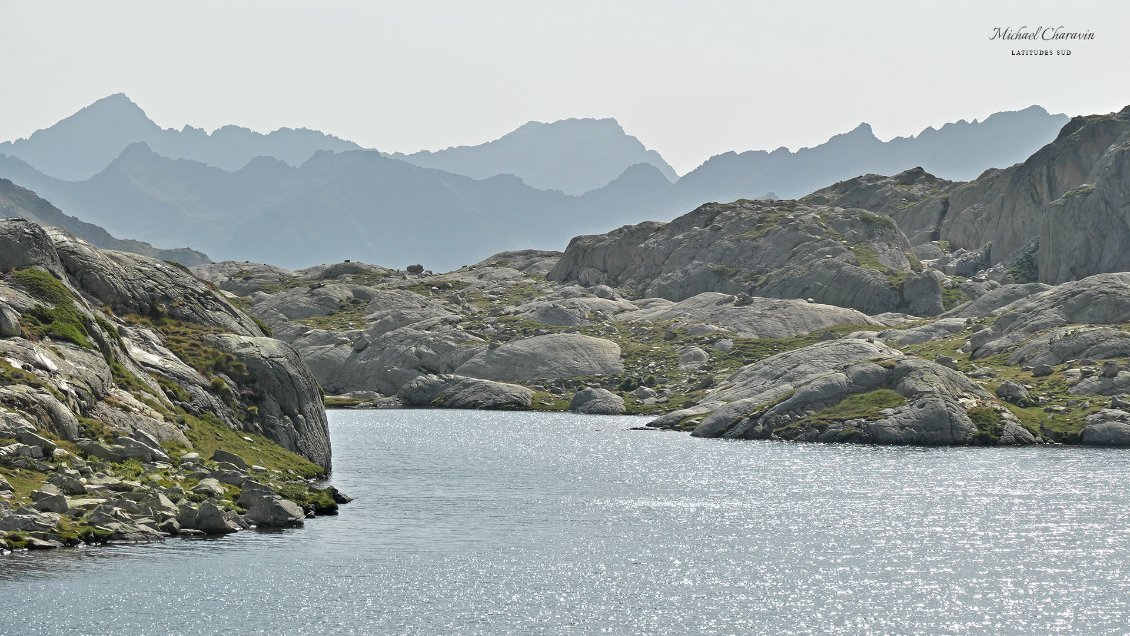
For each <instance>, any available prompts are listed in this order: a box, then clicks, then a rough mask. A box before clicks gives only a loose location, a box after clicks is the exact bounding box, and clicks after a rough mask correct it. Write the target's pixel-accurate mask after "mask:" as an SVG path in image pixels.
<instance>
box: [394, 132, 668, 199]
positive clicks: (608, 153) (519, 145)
mask: <svg viewBox="0 0 1130 636" xmlns="http://www.w3.org/2000/svg"><path fill="white" fill-rule="evenodd" d="M392 157H393V158H396V159H403V160H404V161H407V162H408V163H411V164H415V165H417V166H421V167H424V168H438V169H439V170H445V171H447V172H454V173H455V174H461V175H466V176H468V177H472V178H474V179H485V178H487V177H492V176H494V175H499V174H513V175H515V176H518V177H520V178H521V179H522V181H524V182H526V184H527V185H529V186H531V187H534V188H537V189H539V190H561V191H562V192H564V193H565V194H584V193H585V192H588V191H589V190H595V189H597V188H600V187H603V186H605V185H608V184H609V183H611V182H612V181H613V180H615V179H616V178H617V177H619V176H620V175H621V174H623V173H624V170H626V169H627V168H628V167H630V166H633V165H636V164H641V163H646V164H651V165H653V166H655V167H656V169H658V170H659V172H660V174H662V175H663V176H664V177H666V179H667V180H668V181H675V180H676V179H678V178H679V175H678V174H676V173H675V169H674V168H672V167H671V166H670V165H668V164H667V162H666V161H665V160H664V159H663V157H661V156H660V155H659V153H658V152H656V151H654V150H648V149H647V148H645V147H644V145H643V144H642V143H640V140H639V139H636V138H635V137H633V136H631V135H629V134H627V133H625V132H624V129H623V128H622V127H621V126H620V124H619V123H618V122H617V121H616V120H615V119H563V120H561V121H556V122H553V123H542V122H537V121H531V122H528V123H526V124H523V125H522V126H520V127H519V128H518V129H517V130H515V131H513V132H511V133H507V134H506V135H503V136H502V137H501V138H500V139H496V140H494V141H488V142H487V143H484V144H479V145H477V146H458V147H454V148H447V149H445V150H437V151H435V152H431V151H427V150H424V151H421V152H417V153H413V154H410V155H405V154H401V153H396V154H393V155H392Z"/></svg>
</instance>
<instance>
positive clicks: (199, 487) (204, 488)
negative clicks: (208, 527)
mask: <svg viewBox="0 0 1130 636" xmlns="http://www.w3.org/2000/svg"><path fill="white" fill-rule="evenodd" d="M192 492H194V493H197V494H200V495H206V496H208V497H222V496H224V487H223V486H222V485H220V482H219V480H217V479H215V478H212V477H208V478H205V479H201V480H200V481H199V482H198V483H197V484H196V485H195V486H193V487H192ZM202 529H203V528H202Z"/></svg>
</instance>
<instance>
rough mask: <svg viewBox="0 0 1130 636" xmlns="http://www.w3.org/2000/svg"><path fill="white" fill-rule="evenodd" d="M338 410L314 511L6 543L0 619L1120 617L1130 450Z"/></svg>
mask: <svg viewBox="0 0 1130 636" xmlns="http://www.w3.org/2000/svg"><path fill="white" fill-rule="evenodd" d="M642 421H643V420H640V419H637V418H630V417H622V418H600V417H588V416H576V415H565V414H555V415H545V414H531V413H483V412H467V411H335V412H333V413H332V414H331V418H330V422H331V434H332V441H333V447H334V465H335V473H334V479H333V481H334V483H335V484H336V485H337V486H338V487H339V488H341V489H342V490H344V491H345V492H347V493H349V494H351V495H353V496H355V497H357V501H355V502H354V503H352V504H350V505H348V506H345V507H343V508H342V514H341V515H339V516H337V517H327V518H324V519H318V520H315V521H311V522H308V523H307V525H306V527H305V528H302V529H296V530H289V531H283V532H273V533H256V532H243V533H239V534H236V535H232V536H229V537H225V538H222V539H214V540H170V541H168V542H166V543H164V544H157V545H147V546H123V547H110V548H95V549H86V550H64V551H55V552H52V553H31V554H18V555H13V556H11V557H7V558H3V559H0V598H2V599H3V601H4V606H5V608H4V610H3V612H2V613H0V633H3V634H52V633H90V634H110V633H128V634H214V633H244V634H251V633H272V634H301V633H309V632H320V633H346V634H347V633H358V634H365V633H522V634H525V633H642V632H646V633H685V634H690V633H765V632H772V633H784V632H789V633H838V632H839V633H866V632H874V633H928V634H939V633H970V634H976V633H1015V634H1026V633H1034V632H1044V633H1046V632H1053V633H1055V632H1060V633H1104V632H1108V633H1123V632H1125V631H1126V630H1127V629H1128V628H1130V607H1128V603H1130V600H1128V599H1130V556H1128V555H1130V523H1128V521H1130V491H1128V489H1127V484H1128V483H1130V452H1121V451H1109V450H1099V449H1080V448H1056V449H1052V448H1025V449H914V448H878V447H864V446H835V445H818V444H789V443H773V442H727V441H722V440H702V439H692V438H690V437H688V436H686V435H683V434H678V433H667V432H642V431H630V430H627V429H629V428H630V427H632V426H636V425H639V424H640V423H641V422H642Z"/></svg>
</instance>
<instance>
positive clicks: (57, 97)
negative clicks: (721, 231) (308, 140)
mask: <svg viewBox="0 0 1130 636" xmlns="http://www.w3.org/2000/svg"><path fill="white" fill-rule="evenodd" d="M1127 25H1130V3H1127V2H1125V0H1117V1H1113V0H1089V1H1088V2H1085V3H1065V2H1062V0H1057V1H1055V2H1052V1H1046V0H1025V1H1023V2H1012V1H994V2H986V1H984V0H980V1H965V0H954V1H949V2H936V1H935V2H921V1H912V0H901V1H899V2H889V1H886V0H881V1H880V0H872V1H867V0H852V1H851V2H843V1H829V2H816V1H808V2H806V1H803V0H802V1H796V0H792V1H790V2H779V1H775V2H754V1H750V0H745V1H729V0H699V1H697V2H689V1H683V2H669V1H665V0H646V1H642V0H641V1H629V0H616V1H608V0H603V1H589V0H568V1H564V0H562V1H559V2H543V1H538V0H513V1H511V0H478V1H473V2H472V1H462V2H461V1H454V0H414V1H396V2H391V1H389V2H381V1H368V2H350V1H327V2H291V1H286V0H270V1H246V0H245V1H241V2H230V1H228V0H224V1H212V0H204V1H200V0H197V1H194V2H191V3H186V2H177V3H173V2H152V1H151V0H145V1H141V2H133V1H113V0H110V1H105V2H97V3H94V2H88V1H85V0H83V1H74V2H56V1H52V0H36V1H35V2H17V1H15V0H0V86H3V87H4V97H3V99H0V140H10V139H16V138H20V137H26V136H27V135H29V134H30V133H32V132H33V131H35V130H37V129H40V128H44V127H47V126H50V125H51V124H53V123H54V122H56V121H58V120H59V119H62V118H63V117H66V116H67V115H70V114H72V113H74V112H75V111H77V110H78V109H80V108H82V107H83V106H86V105H88V104H90V103H91V102H93V101H95V100H96V99H99V98H101V97H105V96H107V95H110V94H113V93H119V92H124V93H126V94H127V95H129V96H130V97H131V98H132V99H133V100H134V101H135V102H137V103H138V104H139V105H140V106H141V107H142V108H143V109H144V110H145V111H146V113H147V114H148V115H149V117H150V118H151V119H153V120H154V121H156V122H157V123H158V124H160V125H162V126H165V127H171V128H180V127H182V126H183V125H185V124H191V125H193V126H197V127H203V128H206V129H209V130H211V129H214V128H217V127H219V126H223V125H226V124H238V125H241V126H246V127H249V128H252V129H255V130H259V131H263V132H266V131H270V130H274V129H276V128H279V127H283V126H289V127H307V128H315V129H318V130H322V131H324V132H328V133H331V134H335V135H337V136H339V137H343V138H347V139H350V140H353V141H356V142H357V143H359V144H361V145H363V146H366V147H371V148H377V149H379V150H383V151H388V152H393V151H401V152H412V151H416V150H421V149H430V150H436V149H440V148H444V147H448V146H453V145H465V144H466V145H470V144H477V143H482V142H484V141H488V140H491V139H496V138H498V137H500V136H502V135H503V134H505V133H506V132H509V131H510V130H513V129H514V128H516V127H518V126H519V125H521V124H523V123H525V122H527V121H532V120H533V121H555V120H558V119H564V118H567V117H615V118H616V119H617V120H619V122H620V123H621V125H622V126H623V127H624V128H625V130H626V131H627V132H628V133H630V134H633V135H635V136H636V137H638V138H639V139H640V140H641V141H642V142H643V143H644V144H645V145H646V146H648V147H649V148H651V149H654V150H657V151H659V152H660V154H662V155H663V156H664V158H666V159H667V161H668V162H669V163H671V164H672V165H673V166H674V167H675V169H676V170H677V171H678V172H679V173H680V174H683V173H686V172H687V171H689V170H691V169H693V168H694V167H695V166H697V165H699V164H700V163H702V162H703V161H704V160H705V159H707V158H708V157H710V156H712V155H715V154H718V153H721V152H726V151H730V150H736V151H743V150H750V149H773V148H777V147H780V146H785V147H788V148H791V149H796V148H799V147H805V146H813V145H816V144H819V143H821V142H823V141H825V140H827V139H828V137H830V136H831V135H834V134H837V133H840V132H845V131H848V130H851V129H852V128H854V127H855V126H856V125H858V124H859V123H860V122H868V123H870V124H871V125H872V127H873V129H874V131H875V133H876V135H878V136H879V137H880V138H881V139H889V138H891V137H895V136H905V135H910V134H915V133H917V132H919V131H921V130H922V129H923V128H925V127H927V126H940V125H941V124H943V123H946V122H949V121H956V120H959V119H973V118H984V117H985V116H987V115H989V114H991V113H993V112H997V111H1002V110H1018V109H1021V108H1024V107H1026V106H1029V105H1032V104H1039V105H1042V106H1044V107H1045V108H1047V109H1048V110H1049V111H1051V112H1056V113H1059V112H1062V113H1067V114H1069V115H1075V114H1091V113H1106V112H1111V111H1115V110H1119V109H1121V108H1122V107H1123V106H1125V105H1127V104H1130V83H1127V82H1126V81H1125V79H1124V78H1125V69H1126V68H1128V64H1127V63H1128V62H1130V47H1128V46H1126V44H1125V41H1124V39H1123V34H1122V30H1123V29H1125V28H1126V26H1127ZM1022 26H1027V27H1028V28H1029V29H1034V28H1035V27H1037V26H1063V27H1065V29H1066V30H1068V31H1079V32H1084V31H1091V32H1093V33H1094V34H1095V38H1094V39H1093V40H1088V41H1082V42H1075V43H1073V44H1071V45H1070V46H1069V48H1070V50H1071V51H1072V54H1071V55H1070V56H1050V57H1022V56H1013V55H1010V54H1009V52H1010V50H1011V49H1017V48H1033V47H1037V48H1051V49H1058V48H1062V47H1058V46H1056V43H1054V42H1037V43H1032V42H1019V43H1018V42H1004V41H1000V40H995V41H992V40H990V39H989V38H990V36H991V35H992V31H993V29H994V28H996V27H1002V28H1003V27H1011V28H1013V29H1016V28H1018V27H1022Z"/></svg>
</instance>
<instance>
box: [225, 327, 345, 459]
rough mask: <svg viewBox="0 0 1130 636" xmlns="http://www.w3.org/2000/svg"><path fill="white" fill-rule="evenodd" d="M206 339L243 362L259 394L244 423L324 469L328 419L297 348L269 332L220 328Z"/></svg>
mask: <svg viewBox="0 0 1130 636" xmlns="http://www.w3.org/2000/svg"><path fill="white" fill-rule="evenodd" d="M208 342H210V343H213V344H215V346H216V348H217V349H219V350H220V351H223V352H226V353H229V354H231V355H232V356H234V357H235V358H236V360H238V361H239V362H241V363H242V364H244V365H245V366H246V368H247V378H248V380H249V381H250V382H251V383H252V384H253V385H254V386H255V387H256V391H257V397H258V398H259V402H258V404H257V410H258V417H257V418H255V419H254V420H252V421H251V422H249V423H248V426H253V427H255V428H256V429H258V430H257V432H260V433H262V434H263V435H264V436H265V437H266V438H267V439H270V440H271V441H273V442H275V443H276V444H278V445H279V446H282V447H283V448H285V449H287V450H291V451H294V452H296V453H298V454H299V455H302V456H303V457H306V458H307V459H309V460H310V461H312V462H314V463H315V464H318V465H319V466H321V467H323V468H326V469H327V470H328V469H329V467H330V438H329V424H328V422H327V421H326V410H325V408H324V407H323V406H322V396H321V390H320V389H319V387H318V381H317V380H316V379H314V376H313V374H311V373H310V370H309V369H307V368H306V365H305V364H303V362H302V360H301V359H300V358H299V357H298V353H297V352H296V351H295V350H294V349H293V348H291V347H290V345H287V344H286V343H284V342H280V341H278V340H274V339H271V338H254V337H248V336H239V335H234V334H221V335H216V336H211V337H209V338H208Z"/></svg>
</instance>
